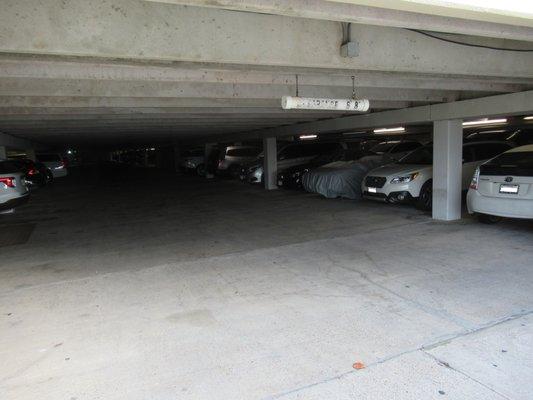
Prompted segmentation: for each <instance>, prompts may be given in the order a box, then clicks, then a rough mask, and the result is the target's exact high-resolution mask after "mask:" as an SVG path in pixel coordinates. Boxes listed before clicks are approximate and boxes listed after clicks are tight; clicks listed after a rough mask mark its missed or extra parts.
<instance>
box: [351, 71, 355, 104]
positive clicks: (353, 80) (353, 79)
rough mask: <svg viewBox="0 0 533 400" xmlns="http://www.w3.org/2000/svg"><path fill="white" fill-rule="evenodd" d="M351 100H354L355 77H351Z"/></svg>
mask: <svg viewBox="0 0 533 400" xmlns="http://www.w3.org/2000/svg"><path fill="white" fill-rule="evenodd" d="M352 99H353V100H355V76H354V75H352Z"/></svg>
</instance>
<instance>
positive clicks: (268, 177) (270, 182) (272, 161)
mask: <svg viewBox="0 0 533 400" xmlns="http://www.w3.org/2000/svg"><path fill="white" fill-rule="evenodd" d="M263 155H264V157H263V180H264V184H265V189H267V190H272V189H277V188H278V185H277V179H278V149H277V145H276V138H275V137H269V138H264V139H263Z"/></svg>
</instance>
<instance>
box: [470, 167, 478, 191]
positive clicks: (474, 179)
mask: <svg viewBox="0 0 533 400" xmlns="http://www.w3.org/2000/svg"><path fill="white" fill-rule="evenodd" d="M478 186H479V167H477V168H476V172H474V176H473V177H472V182H470V189H472V190H477V188H478Z"/></svg>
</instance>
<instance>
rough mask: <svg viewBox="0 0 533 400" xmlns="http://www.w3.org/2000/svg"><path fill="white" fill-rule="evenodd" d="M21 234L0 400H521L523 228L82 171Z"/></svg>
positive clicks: (531, 321) (532, 363)
mask: <svg viewBox="0 0 533 400" xmlns="http://www.w3.org/2000/svg"><path fill="white" fill-rule="evenodd" d="M21 226H24V227H26V228H27V229H32V228H33V233H32V234H31V236H30V237H29V240H28V241H27V242H26V243H24V244H18V245H11V246H4V247H0V297H1V301H0V360H2V362H0V398H1V399H9V400H11V399H17V400H25V399H32V400H34V399H36V398H38V399H41V400H45V399H54V400H56V399H68V400H81V399H106V400H108V399H128V400H134V399H202V400H203V399H232V400H234V399H286V400H288V399H306V400H308V399H316V400H319V399H320V400H325V399H328V400H329V399H335V400H341V399H342V400H344V399H346V400H347V399H380V400H381V399H417V400H418V399H531V397H532V393H533V381H532V379H531V378H532V377H533V316H532V315H531V314H532V312H533V224H532V223H530V222H526V221H506V222H504V223H502V224H499V225H496V226H485V225H481V224H478V223H477V222H476V221H474V220H472V219H470V218H466V219H464V220H462V221H460V222H455V223H439V222H435V221H433V220H431V219H430V218H428V217H427V216H426V215H424V214H422V213H420V212H418V211H416V210H414V209H412V208H409V207H394V206H387V205H383V204H375V203H370V202H360V203H356V202H353V201H343V200H326V199H323V198H320V197H317V196H314V195H310V194H303V193H297V192H285V191H274V192H266V191H263V190H261V189H260V188H257V187H251V186H248V185H243V184H240V183H238V182H232V181H219V180H215V181H209V182H207V181H205V180H201V179H199V178H193V177H178V178H176V177H174V176H171V175H158V174H152V173H151V174H147V173H146V172H145V171H137V172H129V173H126V172H125V171H122V172H120V171H108V170H101V171H100V174H96V173H94V174H89V175H83V176H78V177H77V179H74V177H70V178H67V179H66V180H63V181H58V182H56V184H54V185H53V186H51V187H47V188H44V189H42V190H40V191H38V192H36V193H35V194H34V196H33V198H32V200H31V202H30V203H29V204H28V205H26V206H24V207H22V208H20V209H19V210H18V211H17V212H16V213H15V214H12V215H0V229H2V230H3V231H4V232H6V231H9V232H11V231H13V232H15V231H16V230H17V229H19V228H20V227H21ZM356 362H361V363H363V364H364V366H365V368H364V369H359V370H356V369H354V368H353V364H354V363H356Z"/></svg>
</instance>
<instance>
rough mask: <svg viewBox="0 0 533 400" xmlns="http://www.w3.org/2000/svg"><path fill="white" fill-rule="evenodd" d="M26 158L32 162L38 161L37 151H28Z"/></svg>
mask: <svg viewBox="0 0 533 400" xmlns="http://www.w3.org/2000/svg"><path fill="white" fill-rule="evenodd" d="M26 157H28V158H29V159H30V160H33V161H37V156H36V155H35V149H26Z"/></svg>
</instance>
